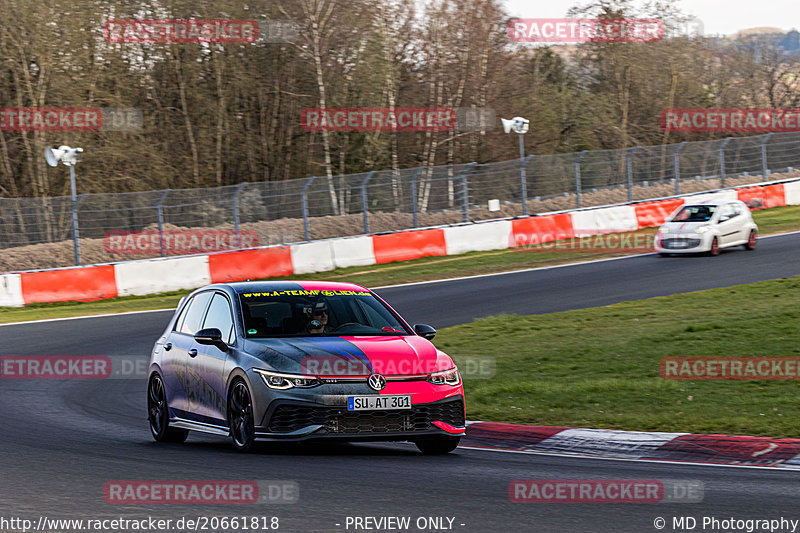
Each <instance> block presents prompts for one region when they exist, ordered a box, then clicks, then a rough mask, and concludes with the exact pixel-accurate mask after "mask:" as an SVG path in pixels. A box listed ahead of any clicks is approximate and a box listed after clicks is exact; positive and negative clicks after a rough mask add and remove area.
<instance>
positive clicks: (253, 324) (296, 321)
mask: <svg viewBox="0 0 800 533" xmlns="http://www.w3.org/2000/svg"><path fill="white" fill-rule="evenodd" d="M239 299H240V302H241V306H242V316H243V318H244V325H245V333H246V336H247V337H248V338H264V337H306V336H372V335H382V336H389V335H410V334H411V332H410V331H408V329H407V328H406V327H405V326H404V325H403V324H402V323H401V322H400V320H398V318H397V317H396V316H395V315H394V314H393V313H392V312H391V311H390V310H389V309H388V308H387V307H386V306H385V305H384V304H383V303H382V302H380V301H379V300H378V299H377V298H375V296H373V295H372V293H370V292H368V291H359V290H278V291H268V292H246V293H241V294H240V295H239Z"/></svg>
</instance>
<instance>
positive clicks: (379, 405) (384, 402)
mask: <svg viewBox="0 0 800 533" xmlns="http://www.w3.org/2000/svg"><path fill="white" fill-rule="evenodd" d="M390 409H411V396H349V397H348V398H347V410H348V411H388V410H390Z"/></svg>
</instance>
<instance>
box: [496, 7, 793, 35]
mask: <svg viewBox="0 0 800 533" xmlns="http://www.w3.org/2000/svg"><path fill="white" fill-rule="evenodd" d="M503 3H504V4H505V5H506V9H507V10H508V11H509V14H510V15H511V16H513V17H518V18H559V17H564V16H565V15H566V13H567V10H568V9H569V8H570V7H572V6H574V5H576V4H580V5H584V4H586V3H587V0H504V1H503ZM676 4H677V6H678V7H679V9H680V10H681V11H682V12H683V13H686V14H689V15H694V16H695V17H697V18H699V19H700V20H701V21H702V23H703V27H704V34H705V35H719V34H722V35H730V34H732V33H736V32H737V31H739V30H743V29H747V28H756V27H763V26H768V27H773V28H780V29H782V30H784V31H789V30H791V29H793V28H794V29H798V30H800V0H683V1H677V2H676Z"/></svg>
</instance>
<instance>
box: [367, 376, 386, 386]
mask: <svg viewBox="0 0 800 533" xmlns="http://www.w3.org/2000/svg"><path fill="white" fill-rule="evenodd" d="M367 383H369V387H370V388H371V389H372V390H383V389H384V387H386V378H385V377H383V376H381V375H380V374H372V375H371V376H370V377H369V380H367Z"/></svg>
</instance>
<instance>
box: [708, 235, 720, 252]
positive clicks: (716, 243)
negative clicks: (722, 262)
mask: <svg viewBox="0 0 800 533" xmlns="http://www.w3.org/2000/svg"><path fill="white" fill-rule="evenodd" d="M708 255H712V256H717V255H719V239H718V238H717V237H714V238H713V239H711V247H710V248H709V249H708Z"/></svg>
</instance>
